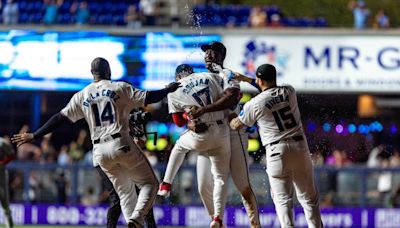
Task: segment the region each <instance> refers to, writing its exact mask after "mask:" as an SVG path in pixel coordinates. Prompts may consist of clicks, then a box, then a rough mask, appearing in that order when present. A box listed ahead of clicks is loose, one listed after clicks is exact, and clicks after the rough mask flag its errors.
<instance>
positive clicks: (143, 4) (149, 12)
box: [139, 0, 157, 26]
mask: <svg viewBox="0 0 400 228" xmlns="http://www.w3.org/2000/svg"><path fill="white" fill-rule="evenodd" d="M156 3H157V2H156V0H140V3H139V8H140V12H141V13H142V15H143V16H144V23H143V24H144V25H148V26H149V25H150V26H151V25H155V24H156V17H155V15H156Z"/></svg>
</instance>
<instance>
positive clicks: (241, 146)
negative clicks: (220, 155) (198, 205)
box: [197, 131, 260, 227]
mask: <svg viewBox="0 0 400 228" xmlns="http://www.w3.org/2000/svg"><path fill="white" fill-rule="evenodd" d="M230 143H231V160H230V172H231V176H232V180H233V183H234V184H235V186H236V189H237V190H238V191H239V192H240V194H241V197H242V201H243V205H244V207H245V208H246V212H247V215H248V217H249V221H250V224H251V227H260V218H259V212H258V206H257V201H256V197H255V194H254V192H253V189H252V188H251V184H250V178H249V167H248V163H247V161H248V156H249V155H248V153H247V145H248V136H247V134H245V133H239V132H238V131H231V132H230ZM210 166H211V163H210V159H209V158H208V157H207V156H204V155H199V156H198V157H197V183H198V188H199V193H200V197H201V200H202V201H203V204H204V205H205V207H206V209H207V211H208V212H209V214H210V215H213V213H214V211H213V208H212V207H211V205H212V202H213V200H212V194H210V193H211V192H212V189H213V187H214V186H213V182H212V177H211V172H210Z"/></svg>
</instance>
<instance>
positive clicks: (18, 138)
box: [11, 133, 33, 147]
mask: <svg viewBox="0 0 400 228" xmlns="http://www.w3.org/2000/svg"><path fill="white" fill-rule="evenodd" d="M32 140H33V134H32V133H22V134H16V135H14V136H13V137H12V138H11V142H12V143H14V144H17V147H19V146H21V145H22V144H24V143H28V142H31V141H32Z"/></svg>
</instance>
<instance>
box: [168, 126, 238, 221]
mask: <svg viewBox="0 0 400 228" xmlns="http://www.w3.org/2000/svg"><path fill="white" fill-rule="evenodd" d="M208 124H209V128H208V130H207V131H206V132H204V133H195V132H193V131H186V132H185V133H184V134H183V135H181V137H180V138H179V139H178V141H177V142H176V143H175V146H174V148H173V149H172V151H171V155H170V157H169V161H168V165H167V170H166V172H165V177H164V182H167V183H172V182H173V178H174V177H175V175H176V173H177V172H178V169H179V167H180V166H181V165H182V162H183V160H184V159H185V155H186V154H187V153H188V152H189V151H198V152H199V154H201V155H204V156H208V157H209V158H210V161H211V166H210V170H211V173H212V177H213V178H212V181H211V182H213V183H214V186H215V187H214V188H213V198H212V199H214V201H213V208H214V216H219V217H220V218H222V217H223V215H224V209H225V204H226V197H227V179H228V175H229V163H228V162H226V161H228V160H229V159H230V157H231V153H230V140H229V128H228V125H227V124H217V123H216V122H213V123H211V124H210V123H208Z"/></svg>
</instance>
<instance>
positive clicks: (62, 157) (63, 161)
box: [57, 145, 70, 165]
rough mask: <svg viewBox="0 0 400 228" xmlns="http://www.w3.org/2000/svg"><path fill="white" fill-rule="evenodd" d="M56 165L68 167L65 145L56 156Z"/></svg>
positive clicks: (68, 161)
mask: <svg viewBox="0 0 400 228" xmlns="http://www.w3.org/2000/svg"><path fill="white" fill-rule="evenodd" d="M57 163H58V164H59V165H68V164H69V163H70V158H69V155H68V146H67V145H62V146H61V149H60V153H59V154H58V158H57Z"/></svg>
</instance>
